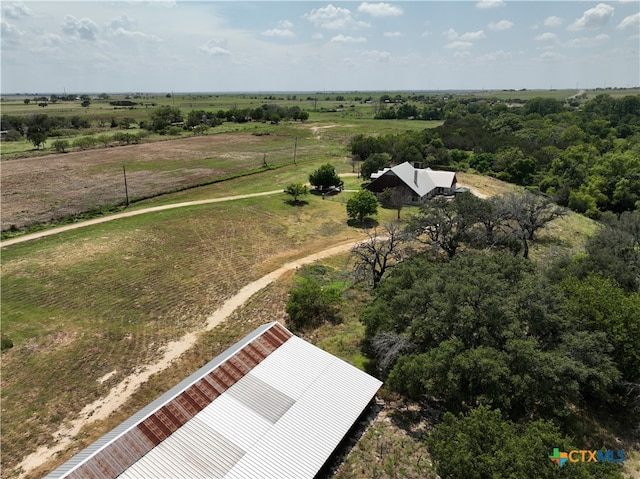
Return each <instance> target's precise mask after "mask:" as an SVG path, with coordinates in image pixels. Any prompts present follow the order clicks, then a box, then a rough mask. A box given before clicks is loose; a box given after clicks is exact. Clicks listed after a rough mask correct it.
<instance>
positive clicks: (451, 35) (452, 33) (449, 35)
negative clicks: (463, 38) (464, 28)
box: [442, 28, 458, 40]
mask: <svg viewBox="0 0 640 479" xmlns="http://www.w3.org/2000/svg"><path fill="white" fill-rule="evenodd" d="M442 34H443V35H444V36H445V37H447V38H448V39H449V40H455V39H456V38H458V32H456V31H455V30H454V29H453V28H450V29H449V30H447V31H446V32H442Z"/></svg>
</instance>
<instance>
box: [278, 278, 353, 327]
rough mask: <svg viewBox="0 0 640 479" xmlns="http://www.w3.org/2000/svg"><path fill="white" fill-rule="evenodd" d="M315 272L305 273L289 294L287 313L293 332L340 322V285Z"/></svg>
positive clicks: (297, 279)
mask: <svg viewBox="0 0 640 479" xmlns="http://www.w3.org/2000/svg"><path fill="white" fill-rule="evenodd" d="M314 272H315V271H311V270H309V271H305V272H303V273H302V275H300V276H298V278H296V284H295V286H294V287H293V288H292V289H291V291H290V292H289V300H288V301H287V306H286V309H285V311H286V312H287V314H288V315H289V316H288V318H287V326H289V327H290V328H291V329H293V330H301V329H305V328H314V327H317V326H319V325H320V324H322V323H323V322H330V323H337V322H340V316H339V311H340V308H339V306H340V303H341V302H342V291H341V288H340V285H339V284H332V283H330V282H328V281H326V280H324V278H322V277H318V275H317V274H314Z"/></svg>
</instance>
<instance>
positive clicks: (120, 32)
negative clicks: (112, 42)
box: [107, 13, 160, 42]
mask: <svg viewBox="0 0 640 479" xmlns="http://www.w3.org/2000/svg"><path fill="white" fill-rule="evenodd" d="M136 26H137V24H136V21H135V20H133V19H132V18H129V17H128V16H127V14H125V13H123V14H122V15H120V16H119V17H117V18H114V19H113V20H111V21H110V22H109V23H107V29H108V30H107V31H108V33H109V34H110V35H111V36H113V37H123V38H128V39H140V40H150V41H153V42H159V41H160V39H159V38H158V37H156V36H154V35H147V34H146V33H143V32H140V31H138V30H136Z"/></svg>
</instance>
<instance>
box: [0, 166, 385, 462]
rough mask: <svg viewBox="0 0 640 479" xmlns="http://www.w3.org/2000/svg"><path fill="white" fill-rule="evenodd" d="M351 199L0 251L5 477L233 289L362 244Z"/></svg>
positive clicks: (106, 230) (245, 206) (146, 222)
mask: <svg viewBox="0 0 640 479" xmlns="http://www.w3.org/2000/svg"><path fill="white" fill-rule="evenodd" d="M305 179H306V178H305V177H302V178H300V180H301V181H304V180H305ZM214 186H215V185H214ZM214 186H211V187H209V188H212V189H213V188H214ZM276 186H278V185H275V184H273V185H272V189H275V188H274V187H276ZM349 194H350V193H347V192H344V193H341V194H339V195H337V196H334V197H329V198H327V199H326V200H322V199H321V198H320V197H318V196H314V195H309V196H307V197H306V198H305V200H306V201H307V204H304V205H302V206H291V205H290V204H288V203H287V201H288V199H289V197H288V196H287V195H285V194H284V193H279V194H276V195H273V196H267V197H260V198H254V199H247V200H240V201H233V202H226V203H218V204H211V205H204V206H198V207H188V208H180V209H175V210H169V211H165V212H161V213H153V214H145V215H140V216H137V217H132V218H128V219H123V220H117V221H114V222H110V223H104V224H101V225H98V226H94V227H89V228H82V229H78V230H75V231H72V232H68V233H64V234H60V235H56V236H51V237H48V238H44V239H41V240H37V241H33V242H28V243H24V244H19V245H14V246H11V247H8V248H5V249H3V251H2V263H3V267H2V323H3V324H2V331H3V333H4V334H6V335H7V336H9V337H10V338H11V339H12V340H13V341H14V344H15V345H14V347H13V348H12V349H10V350H8V351H5V352H4V353H3V357H2V360H3V374H2V466H3V470H4V471H9V470H10V469H11V467H12V466H15V465H16V464H17V463H18V462H19V461H20V459H21V458H22V457H23V456H24V455H26V454H28V453H30V452H33V451H34V450H35V449H36V448H37V447H38V446H39V445H43V444H47V443H50V442H51V440H52V438H51V433H52V432H54V431H55V430H57V429H58V428H59V427H60V426H61V425H62V424H63V423H64V421H65V420H67V419H71V418H73V417H74V414H76V413H77V412H78V411H80V410H81V409H82V408H83V407H84V406H85V405H86V404H88V403H90V402H92V401H94V400H95V399H97V398H99V397H101V396H102V395H105V394H106V393H107V392H108V391H109V389H110V388H111V387H112V386H113V385H114V384H117V383H118V382H119V381H121V380H122V379H123V378H125V377H126V376H127V375H129V374H130V373H132V372H133V371H134V370H136V368H140V367H142V366H143V365H144V364H146V363H150V362H153V361H154V360H155V359H157V358H158V356H159V350H160V349H161V348H162V346H163V345H165V344H166V343H167V342H168V341H170V340H175V339H177V338H179V337H181V336H182V335H183V334H184V333H186V332H187V331H191V330H194V329H197V328H199V327H201V326H202V325H203V324H204V322H205V320H206V318H207V316H208V315H209V314H211V313H212V312H213V311H215V310H216V309H217V308H218V307H219V306H220V305H221V304H222V302H223V301H224V300H225V299H227V298H229V297H230V296H232V295H233V294H234V293H236V292H237V291H238V290H239V289H240V288H241V287H242V286H244V285H246V284H247V283H249V282H251V281H253V280H255V279H257V278H259V277H261V276H263V275H264V274H266V273H268V272H269V271H272V270H273V269H275V268H276V267H278V266H280V265H281V264H283V263H285V262H287V261H289V260H292V259H295V258H298V257H302V256H305V255H307V254H310V253H313V252H317V251H320V250H323V249H325V248H327V247H329V246H331V245H335V244H338V243H341V242H348V241H355V240H356V239H357V238H362V237H363V231H362V230H360V229H357V228H353V227H350V226H348V225H347V221H346V220H347V217H346V210H345V202H346V198H347V197H348V195H349ZM394 215H395V211H390V210H381V212H380V215H379V218H380V221H381V222H382V221H383V219H384V218H391V217H393V216H394ZM112 371H116V372H115V374H113V375H111V376H110V377H109V379H108V380H106V381H104V382H100V379H101V378H103V377H105V376H106V375H107V374H108V373H110V372H112ZM4 474H5V473H4V472H3V475H4Z"/></svg>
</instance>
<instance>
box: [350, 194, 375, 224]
mask: <svg viewBox="0 0 640 479" xmlns="http://www.w3.org/2000/svg"><path fill="white" fill-rule="evenodd" d="M377 213H378V199H377V198H376V195H374V194H373V193H372V192H371V191H369V190H360V191H358V192H356V193H354V194H353V196H351V198H349V199H348V200H347V216H349V218H351V219H352V220H354V221H356V222H357V223H360V224H362V222H363V221H364V219H365V218H366V217H367V216H373V215H375V214H377Z"/></svg>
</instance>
